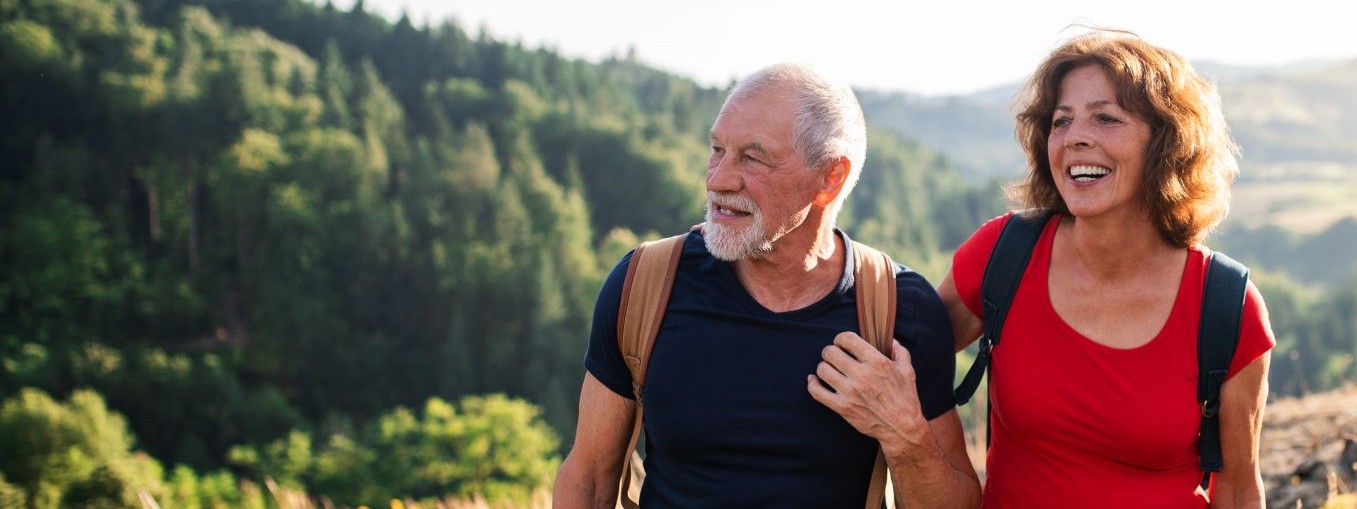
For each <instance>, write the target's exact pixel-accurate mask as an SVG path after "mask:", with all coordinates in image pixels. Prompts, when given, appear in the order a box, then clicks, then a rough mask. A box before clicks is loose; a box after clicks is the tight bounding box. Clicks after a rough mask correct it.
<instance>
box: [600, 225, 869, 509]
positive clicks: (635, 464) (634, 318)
mask: <svg viewBox="0 0 1357 509" xmlns="http://www.w3.org/2000/svg"><path fill="white" fill-rule="evenodd" d="M697 228H698V227H694V228H693V229H694V230H697ZM690 233H691V232H690ZM688 235H689V234H688V233H685V234H680V235H675V236H673V237H669V238H665V239H660V240H655V241H650V242H644V243H642V244H641V245H640V246H638V247H637V248H636V250H635V251H634V252H633V253H632V255H631V262H630V263H629V264H628V265H627V275H626V279H625V280H624V282H623V283H622V300H621V304H620V307H619V308H618V311H617V343H618V347H619V348H620V349H621V350H622V357H623V359H624V360H625V361H626V364H627V370H628V371H630V372H631V388H632V395H633V397H634V398H635V399H636V416H635V420H634V424H633V425H632V431H631V440H630V442H629V443H628V444H627V448H626V451H627V456H626V459H625V460H624V461H623V466H622V485H621V489H620V496H619V497H618V503H619V505H620V506H621V507H624V508H626V509H636V508H637V507H638V506H639V500H640V483H641V481H642V480H644V477H645V470H644V469H643V467H642V466H641V458H640V455H639V454H637V452H636V443H637V440H638V439H639V437H640V435H641V419H642V416H643V411H644V408H642V405H641V389H642V387H644V386H645V379H646V368H647V367H648V366H649V364H650V353H651V347H652V346H653V345H654V344H655V336H656V335H657V334H659V331H660V322H662V321H663V319H664V311H665V306H666V305H667V304H668V303H669V294H670V292H671V291H672V290H673V288H674V274H675V272H677V270H678V262H679V257H680V254H681V253H682V251H683V242H684V239H685V238H687V236H688ZM853 253H854V255H855V256H854V264H853V265H854V267H855V269H856V270H855V272H854V288H855V291H856V292H857V310H858V329H859V330H861V331H862V337H863V338H864V339H866V340H867V341H868V342H869V343H871V344H872V345H873V346H875V347H876V348H877V350H879V351H881V352H882V353H884V354H886V355H887V356H890V354H891V342H892V341H894V329H895V298H896V295H895V292H896V288H895V264H894V263H893V262H892V261H891V259H890V257H889V256H887V255H886V254H885V253H883V252H881V251H878V250H877V249H875V248H872V247H869V246H867V245H865V244H862V243H859V242H857V241H854V242H853ZM885 488H886V458H885V456H883V455H882V453H881V451H880V449H879V448H878V450H877V454H876V465H875V466H874V467H873V469H872V480H871V482H870V483H869V485H868V487H867V505H866V507H867V509H879V508H880V507H881V504H882V501H883V497H884V496H885Z"/></svg>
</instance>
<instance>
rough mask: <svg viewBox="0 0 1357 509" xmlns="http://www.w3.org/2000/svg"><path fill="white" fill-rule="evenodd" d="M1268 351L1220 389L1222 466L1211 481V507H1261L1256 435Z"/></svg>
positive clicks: (1264, 395) (1264, 397)
mask: <svg viewBox="0 0 1357 509" xmlns="http://www.w3.org/2000/svg"><path fill="white" fill-rule="evenodd" d="M1270 362H1271V352H1267V353H1264V354H1263V355H1262V356H1261V357H1259V358H1258V359H1256V360H1254V361H1253V362H1251V363H1249V365H1248V366H1246V367H1244V369H1242V370H1240V371H1239V372H1238V373H1235V375H1234V376H1233V377H1231V378H1230V379H1229V380H1226V381H1225V385H1223V386H1221V389H1220V449H1221V451H1220V452H1221V457H1222V459H1223V460H1224V462H1225V464H1224V467H1223V468H1222V469H1221V471H1220V472H1219V473H1217V474H1216V475H1214V476H1212V480H1211V507H1213V508H1230V509H1235V508H1250V509H1253V508H1257V509H1262V508H1263V502H1264V501H1263V477H1262V475H1261V474H1260V473H1259V471H1258V435H1259V433H1260V432H1262V429H1263V406H1264V403H1265V402H1266V401H1267V390H1268V387H1267V372H1268V365H1269V364H1270Z"/></svg>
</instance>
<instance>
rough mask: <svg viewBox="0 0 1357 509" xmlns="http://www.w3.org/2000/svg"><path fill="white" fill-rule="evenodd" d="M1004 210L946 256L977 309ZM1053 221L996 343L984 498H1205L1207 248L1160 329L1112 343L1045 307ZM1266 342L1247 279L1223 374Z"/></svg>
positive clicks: (1111, 503) (1011, 502) (1000, 504)
mask: <svg viewBox="0 0 1357 509" xmlns="http://www.w3.org/2000/svg"><path fill="white" fill-rule="evenodd" d="M1011 216H1012V214H1011V213H1010V214H1007V215H1004V216H1001V217H998V218H995V219H993V220H990V221H989V222H987V223H985V224H984V225H983V226H981V227H980V229H979V230H977V231H976V232H975V234H973V235H972V236H971V238H970V239H968V240H966V242H964V243H963V244H962V245H961V246H960V247H959V248H958V249H957V252H956V254H955V255H954V257H953V259H952V278H953V280H954V281H955V283H956V288H957V293H958V294H959V295H960V297H961V299H962V301H963V302H964V303H965V304H966V306H967V307H969V308H970V309H971V312H972V313H975V315H976V316H981V311H980V309H981V304H980V301H981V297H980V282H981V279H982V278H983V276H984V274H985V265H986V264H987V263H988V262H989V256H990V251H992V250H993V249H994V243H995V242H996V241H997V239H998V237H999V232H1000V230H1001V229H1002V228H1003V225H1004V223H1005V222H1006V221H1007V220H1008V219H1009V218H1010V217H1011ZM1059 224H1060V217H1059V216H1056V218H1054V219H1053V220H1052V221H1050V222H1049V223H1048V224H1047V225H1046V228H1045V229H1044V230H1043V232H1042V234H1041V238H1040V240H1039V241H1038V242H1037V246H1036V248H1035V249H1034V250H1033V252H1032V257H1031V260H1030V261H1029V262H1028V265H1027V269H1026V272H1025V273H1024V274H1023V277H1022V283H1021V284H1020V285H1019V286H1018V290H1017V294H1016V295H1015V296H1014V298H1013V302H1012V304H1011V307H1010V310H1009V313H1008V318H1007V320H1006V321H1005V323H1004V329H1003V331H1002V332H1001V334H1002V336H1001V337H1002V340H1001V341H1000V343H999V345H998V346H997V347H995V349H994V357H993V361H992V364H991V370H990V374H989V377H990V388H991V392H990V402H991V405H992V413H991V415H990V429H991V440H990V448H989V455H988V459H987V472H986V481H985V498H984V500H985V504H984V505H985V507H987V508H1043V509H1044V508H1051V507H1097V508H1099V509H1112V508H1119V507H1126V508H1146V507H1154V508H1180V507H1181V508H1203V507H1206V506H1207V501H1206V498H1205V494H1203V493H1200V492H1199V490H1198V483H1199V482H1200V481H1201V472H1200V471H1199V470H1198V458H1197V431H1198V429H1199V427H1200V419H1201V414H1200V412H1199V410H1198V405H1197V327H1198V322H1199V319H1200V315H1201V299H1202V285H1203V282H1204V280H1205V276H1206V268H1207V266H1208V264H1209V259H1208V250H1207V249H1206V248H1205V247H1193V248H1192V249H1191V250H1190V253H1189V254H1188V258H1187V266H1186V267H1185V268H1184V270H1183V278H1182V283H1181V284H1179V285H1178V296H1177V299H1176V301H1175V302H1174V304H1173V310H1172V311H1171V312H1170V314H1169V318H1168V321H1167V322H1166V323H1165V324H1164V328H1163V329H1162V330H1161V331H1160V332H1159V334H1158V335H1157V336H1155V338H1154V339H1152V340H1151V341H1150V342H1149V343H1146V344H1144V345H1142V346H1139V347H1136V348H1130V349H1119V348H1112V347H1108V346H1105V345H1102V344H1099V343H1095V342H1093V341H1092V340H1090V339H1088V338H1086V337H1084V336H1082V335H1081V334H1079V332H1077V331H1075V330H1074V328H1072V327H1070V326H1069V325H1068V324H1067V323H1065V321H1064V320H1063V319H1061V318H1060V316H1059V315H1058V314H1056V312H1055V308H1054V307H1052V305H1051V300H1050V296H1049V292H1048V287H1047V272H1048V269H1049V267H1050V260H1051V246H1052V244H1053V241H1054V239H1055V231H1056V227H1057V226H1058V225H1059ZM1108 312H1109V313H1115V312H1116V310H1115V309H1109V310H1108ZM1274 344H1276V341H1275V340H1274V339H1273V337H1272V327H1271V326H1270V325H1269V323H1268V317H1267V309H1266V308H1265V307H1264V305H1263V299H1262V296H1261V295H1259V293H1258V291H1257V289H1256V288H1253V287H1252V285H1250V287H1249V291H1248V293H1247V295H1246V297H1245V301H1244V314H1243V320H1242V324H1241V328H1240V335H1239V344H1238V346H1237V347H1236V349H1235V356H1234V359H1233V361H1232V362H1231V364H1230V372H1229V375H1228V376H1234V374H1235V373H1237V372H1238V371H1239V370H1240V369H1243V368H1244V366H1246V365H1248V364H1249V363H1250V362H1252V361H1254V360H1255V359H1257V358H1258V357H1259V356H1261V355H1262V354H1263V353H1264V352H1266V351H1267V350H1268V349H1270V348H1272V346H1273V345H1274Z"/></svg>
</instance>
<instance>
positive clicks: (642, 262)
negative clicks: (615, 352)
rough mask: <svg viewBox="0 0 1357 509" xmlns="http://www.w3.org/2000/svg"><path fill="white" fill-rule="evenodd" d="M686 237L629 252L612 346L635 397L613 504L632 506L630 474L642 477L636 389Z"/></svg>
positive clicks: (643, 376)
mask: <svg viewBox="0 0 1357 509" xmlns="http://www.w3.org/2000/svg"><path fill="white" fill-rule="evenodd" d="M687 236H688V234H686V233H685V234H681V235H675V236H673V237H669V238H665V239H660V240H655V241H650V242H643V243H641V245H640V246H637V247H636V251H635V252H633V253H632V255H631V262H630V263H629V264H628V265H627V276H626V279H624V280H623V282H622V302H621V304H619V307H618V310H617V346H618V348H619V349H620V350H621V351H622V359H623V360H624V361H626V363H627V371H629V372H631V392H632V396H633V397H634V398H636V415H635V416H634V418H633V423H632V429H631V440H630V441H629V443H628V444H627V449H626V451H627V456H626V458H625V459H623V460H622V484H621V487H620V490H619V493H618V503H619V504H620V506H621V507H624V508H626V509H636V508H637V507H638V502H637V501H638V500H640V493H639V491H640V490H639V487H638V488H637V489H635V490H633V486H632V482H631V480H632V477H633V476H635V477H637V478H641V477H643V476H644V475H645V471H644V470H643V469H642V467H641V465H640V462H639V461H638V460H639V459H640V458H639V457H638V455H637V454H636V442H637V441H638V440H639V439H640V437H641V419H642V417H643V415H644V409H643V408H642V406H641V388H642V387H644V386H645V381H646V368H647V367H649V365H650V351H651V347H652V346H654V345H655V335H656V334H659V332H660V322H662V321H663V319H664V308H665V306H666V305H667V304H668V303H669V293H670V292H671V291H672V290H673V288H674V273H675V272H677V271H678V262H679V258H680V255H681V254H682V252H683V240H684V239H685V238H686V237H687ZM633 471H634V472H633ZM632 491H636V492H637V493H631V492H632Z"/></svg>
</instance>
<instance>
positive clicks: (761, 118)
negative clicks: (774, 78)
mask: <svg viewBox="0 0 1357 509" xmlns="http://www.w3.org/2000/svg"><path fill="white" fill-rule="evenodd" d="M793 108H794V101H793V100H792V97H791V95H790V94H787V93H785V92H782V91H779V90H777V89H771V90H763V91H759V92H744V93H740V94H738V95H736V96H734V97H731V98H730V99H729V100H728V101H726V104H725V106H723V107H722V108H721V113H720V114H719V115H717V117H716V123H715V124H714V125H712V130H711V147H712V151H711V158H710V159H709V160H708V161H707V217H706V221H707V222H706V232H705V237H706V243H707V250H708V251H711V253H712V254H713V255H714V256H716V257H717V258H719V259H722V260H727V261H734V260H738V259H740V258H745V257H759V256H762V255H764V254H767V253H769V252H771V251H772V250H773V247H774V244H775V243H776V242H777V241H778V239H780V238H782V236H784V235H786V234H787V233H788V232H790V231H792V230H793V229H795V228H796V227H797V226H800V225H801V223H802V222H804V221H805V219H806V216H807V215H808V214H809V213H810V210H811V202H812V200H813V199H814V197H815V194H816V188H817V184H818V182H819V180H820V178H819V177H820V175H819V172H813V171H811V170H809V169H808V168H806V166H805V164H804V162H803V161H802V160H801V157H800V156H799V155H797V154H796V151H795V150H794V149H793V148H792V137H791V127H792V120H793Z"/></svg>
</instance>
